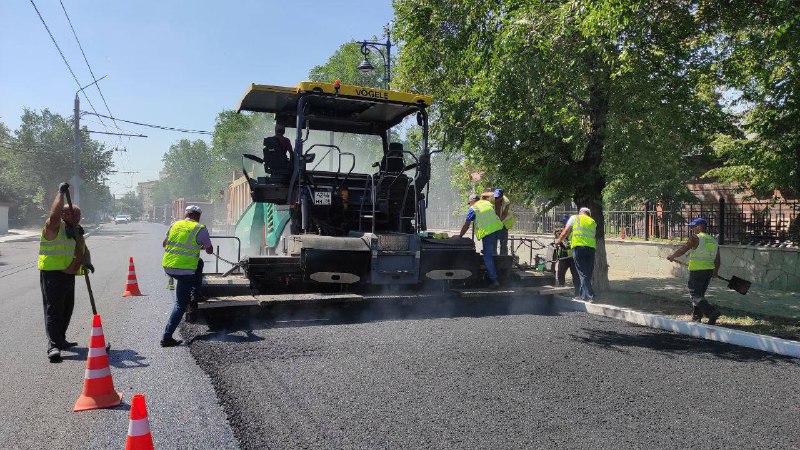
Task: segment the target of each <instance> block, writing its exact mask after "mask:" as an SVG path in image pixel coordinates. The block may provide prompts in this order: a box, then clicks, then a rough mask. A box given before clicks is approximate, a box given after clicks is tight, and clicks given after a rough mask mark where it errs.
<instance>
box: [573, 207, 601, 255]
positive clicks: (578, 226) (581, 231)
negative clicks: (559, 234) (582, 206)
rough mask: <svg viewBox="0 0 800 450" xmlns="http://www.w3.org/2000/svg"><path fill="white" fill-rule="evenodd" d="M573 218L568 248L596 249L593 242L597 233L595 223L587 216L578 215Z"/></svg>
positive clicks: (595, 243)
mask: <svg viewBox="0 0 800 450" xmlns="http://www.w3.org/2000/svg"><path fill="white" fill-rule="evenodd" d="M574 217H575V223H574V224H572V237H571V238H570V240H569V243H570V247H572V248H575V247H591V248H596V247H597V241H596V240H595V237H594V236H595V233H596V232H597V223H596V222H595V221H594V219H592V218H591V217H589V216H584V215H581V214H578V215H577V216H574Z"/></svg>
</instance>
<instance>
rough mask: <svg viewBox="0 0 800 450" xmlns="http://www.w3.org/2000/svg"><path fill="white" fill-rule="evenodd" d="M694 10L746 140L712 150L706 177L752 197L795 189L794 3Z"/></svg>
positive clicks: (797, 23)
mask: <svg viewBox="0 0 800 450" xmlns="http://www.w3.org/2000/svg"><path fill="white" fill-rule="evenodd" d="M701 5H702V7H701V8H700V9H699V10H698V17H699V20H700V21H702V22H703V23H705V24H707V27H708V30H709V31H708V34H709V35H710V39H713V41H712V43H713V44H714V45H715V50H716V52H717V54H719V55H720V58H721V61H720V63H719V65H718V68H719V72H720V73H721V74H722V76H723V82H724V83H725V84H726V85H727V86H729V87H730V91H729V95H730V97H731V99H730V103H731V105H732V107H733V108H734V109H735V110H738V111H739V115H740V119H739V120H740V124H741V128H742V130H743V132H744V134H746V135H747V139H745V138H739V139H737V140H736V141H733V142H724V143H723V144H724V145H720V146H719V147H718V149H717V151H718V153H719V155H720V157H721V158H723V159H724V160H725V167H723V168H721V169H717V170H713V171H711V172H710V173H709V174H710V175H714V176H718V177H720V178H722V179H723V180H726V181H733V182H742V183H745V184H746V185H748V186H749V187H751V188H752V189H753V190H755V191H756V192H759V193H762V194H772V191H773V190H774V189H783V190H785V191H789V192H791V193H794V194H796V193H798V192H800V53H798V49H800V4H799V3H798V2H796V1H790V0H765V1H759V2H749V1H745V0H738V1H733V2H727V1H726V2H721V1H707V2H702V3H701Z"/></svg>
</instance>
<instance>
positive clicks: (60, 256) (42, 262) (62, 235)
mask: <svg viewBox="0 0 800 450" xmlns="http://www.w3.org/2000/svg"><path fill="white" fill-rule="evenodd" d="M44 231H45V228H42V235H41V236H40V237H39V264H38V266H39V270H47V271H50V270H65V269H66V268H67V267H69V265H70V264H71V263H72V260H73V259H74V258H75V244H76V241H75V239H72V238H69V237H67V227H66V223H65V222H64V221H63V220H62V221H61V224H60V225H59V226H58V234H57V235H56V237H55V239H53V240H52V241H48V240H47V239H45V237H44ZM77 275H83V266H81V267H80V269H78V272H77Z"/></svg>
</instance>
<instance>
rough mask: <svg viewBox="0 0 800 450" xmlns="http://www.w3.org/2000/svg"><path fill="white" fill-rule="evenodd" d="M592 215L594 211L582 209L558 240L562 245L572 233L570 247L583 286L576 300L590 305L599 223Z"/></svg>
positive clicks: (570, 221)
mask: <svg viewBox="0 0 800 450" xmlns="http://www.w3.org/2000/svg"><path fill="white" fill-rule="evenodd" d="M591 214H592V211H591V210H589V208H586V207H583V208H581V209H580V211H579V212H578V214H577V215H574V216H571V217H570V218H569V220H568V221H567V223H566V225H564V230H563V231H561V234H560V235H559V236H558V239H556V244H561V242H563V241H564V239H565V238H566V237H567V236H568V235H569V234H570V233H572V236H571V237H570V247H571V248H572V258H573V260H574V262H575V269H576V270H577V272H578V279H579V280H580V284H581V285H580V289H579V291H578V295H577V296H576V299H578V300H584V301H586V302H589V303H592V302H593V301H594V289H592V274H593V273H594V252H595V248H596V247H597V240H596V239H595V235H596V233H597V223H596V222H595V221H594V219H592V217H591Z"/></svg>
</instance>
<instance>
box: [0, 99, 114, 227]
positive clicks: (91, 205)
mask: <svg viewBox="0 0 800 450" xmlns="http://www.w3.org/2000/svg"><path fill="white" fill-rule="evenodd" d="M80 133H81V137H80V139H81V148H80V155H81V169H82V171H81V174H80V175H81V178H82V179H83V180H84V183H83V185H82V186H81V193H82V194H83V195H82V196H81V207H82V209H83V211H84V216H85V217H87V218H94V217H95V216H96V213H97V212H98V211H99V209H100V207H101V205H102V202H103V201H104V199H105V198H106V197H107V195H108V193H107V189H105V188H103V187H102V185H101V184H100V180H101V179H102V178H103V177H105V176H106V175H108V174H109V173H110V171H111V169H112V168H113V162H112V151H111V150H106V148H105V147H104V146H103V145H102V144H100V143H99V142H97V141H94V140H92V139H91V137H90V135H89V133H88V131H87V130H86V128H83V129H81V131H80ZM13 134H14V136H13V137H12V136H11V135H10V133H9V132H8V130H7V128H5V127H2V131H0V139H1V141H0V142H2V146H3V147H4V151H3V152H2V153H0V165H2V169H3V181H0V196H3V197H5V198H7V199H9V200H14V201H15V202H16V203H17V206H16V207H15V208H13V209H12V219H13V220H14V221H17V222H20V223H31V222H35V221H39V220H41V216H42V215H43V214H44V213H45V212H46V210H47V208H48V207H49V206H50V202H51V201H52V197H53V193H55V192H56V189H57V188H58V185H59V183H61V182H63V181H69V179H70V178H71V174H72V167H73V161H72V158H73V152H72V146H73V137H74V135H73V127H72V124H71V121H69V120H65V119H64V118H63V117H62V116H60V115H58V114H53V113H51V112H50V111H49V110H47V109H45V110H43V111H41V112H36V111H33V110H29V109H25V110H24V112H23V114H22V123H21V125H20V127H19V129H17V130H15V132H14V133H13Z"/></svg>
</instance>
